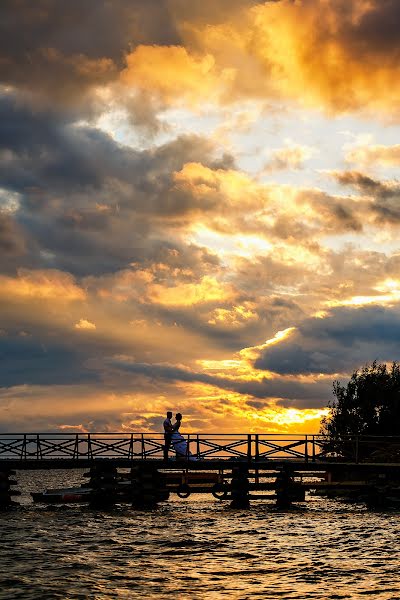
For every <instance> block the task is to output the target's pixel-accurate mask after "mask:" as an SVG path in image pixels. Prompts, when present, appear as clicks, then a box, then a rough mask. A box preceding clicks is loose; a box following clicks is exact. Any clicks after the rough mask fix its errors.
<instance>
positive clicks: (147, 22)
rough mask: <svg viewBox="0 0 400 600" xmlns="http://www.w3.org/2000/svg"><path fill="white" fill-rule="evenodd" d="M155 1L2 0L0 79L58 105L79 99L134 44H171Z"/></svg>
mask: <svg viewBox="0 0 400 600" xmlns="http://www.w3.org/2000/svg"><path fill="white" fill-rule="evenodd" d="M179 42H180V37H179V35H178V33H177V31H176V27H175V24H174V21H173V19H172V17H171V15H170V13H169V11H168V3H167V2H163V1H161V2H160V1H158V0H146V2H142V1H140V0H113V1H112V2H109V1H108V0H85V2H77V1H76V0H72V1H71V2H62V1H61V0H55V1H49V0H36V1H35V2H34V3H32V2H31V1H30V0H4V1H3V2H2V3H1V5H0V80H2V81H3V82H4V83H6V84H12V85H16V86H18V87H20V88H21V89H23V90H29V91H30V92H31V91H33V92H37V93H39V95H40V96H41V98H42V100H44V101H48V100H55V101H56V102H57V103H58V104H60V105H66V104H70V103H78V104H81V102H82V100H83V99H84V98H85V92H87V91H88V90H89V89H90V87H91V86H93V85H98V84H104V83H108V82H110V81H112V80H114V79H115V78H116V77H117V76H118V72H119V70H121V68H122V67H123V64H124V55H125V53H126V52H127V51H129V49H131V48H132V47H135V46H136V45H137V44H141V43H150V44H177V43H179Z"/></svg>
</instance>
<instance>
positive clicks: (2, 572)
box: [0, 471, 400, 600]
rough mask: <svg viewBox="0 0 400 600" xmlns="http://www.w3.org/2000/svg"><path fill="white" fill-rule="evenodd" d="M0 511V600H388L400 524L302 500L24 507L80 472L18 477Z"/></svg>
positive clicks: (399, 580) (398, 518)
mask: <svg viewBox="0 0 400 600" xmlns="http://www.w3.org/2000/svg"><path fill="white" fill-rule="evenodd" d="M16 479H18V481H19V488H20V489H22V490H23V491H24V495H23V496H22V498H21V499H20V501H21V502H22V506H21V507H20V508H18V509H16V510H11V511H7V512H3V513H1V512H0V535H1V538H0V598H1V599H5V600H11V599H14V598H24V599H33V598H34V599H47V598H71V599H78V598H93V599H96V598H101V599H103V598H161V599H167V598H168V600H171V599H173V598H174V599H190V600H192V599H193V600H195V599H202V598H204V599H207V600H208V599H210V600H216V599H218V598H229V599H244V598H254V599H257V598H260V599H261V598H262V599H266V598H267V599H268V598H270V599H294V598H296V599H298V600H305V599H307V598H322V599H324V600H328V599H332V600H333V599H339V598H372V599H379V600H387V599H390V600H399V599H400V548H399V544H400V513H396V512H386V513H385V512H384V513H373V512H369V511H366V510H365V508H364V507H363V506H362V505H351V504H343V503H338V502H332V501H327V500H325V499H322V498H311V499H309V501H308V503H307V504H306V505H305V506H304V508H301V509H294V510H291V511H286V512H283V511H276V510H275V509H274V508H273V507H272V505H269V504H266V503H262V502H254V503H253V506H252V508H251V509H250V510H246V511H244V510H232V509H229V508H228V505H227V504H226V503H219V502H218V501H216V500H214V499H212V497H208V496H197V497H196V496H191V497H190V498H189V499H187V500H180V499H178V498H177V497H176V496H175V495H174V496H172V498H171V500H170V501H169V502H166V503H163V504H162V505H160V507H159V508H158V509H156V510H153V511H148V512H145V511H134V510H133V509H131V508H130V507H129V506H121V507H117V508H115V509H114V510H113V511H110V512H104V511H97V510H96V511H94V510H90V509H89V508H87V507H85V506H74V505H69V506H61V507H45V506H43V505H33V504H32V503H31V502H30V497H29V494H28V491H35V490H42V489H44V488H45V487H60V486H62V485H74V484H80V483H82V481H83V480H82V472H79V471H74V472H65V471H62V472H61V471H58V472H54V471H53V472H50V473H45V472H43V473H39V472H37V473H23V472H21V473H18V474H17V476H16Z"/></svg>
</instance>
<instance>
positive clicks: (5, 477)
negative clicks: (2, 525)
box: [0, 468, 21, 510]
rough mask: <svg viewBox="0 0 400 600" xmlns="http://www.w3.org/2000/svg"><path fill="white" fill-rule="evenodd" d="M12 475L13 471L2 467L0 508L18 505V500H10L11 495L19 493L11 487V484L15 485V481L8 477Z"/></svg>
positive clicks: (18, 494) (0, 472)
mask: <svg viewBox="0 0 400 600" xmlns="http://www.w3.org/2000/svg"><path fill="white" fill-rule="evenodd" d="M13 475H15V471H11V470H10V469H4V468H2V470H1V471H0V510H1V509H3V508H9V507H10V506H16V505H18V502H14V500H12V496H20V494H21V492H18V491H17V490H12V489H11V486H12V485H17V482H16V481H14V480H13V479H10V477H12V476H13Z"/></svg>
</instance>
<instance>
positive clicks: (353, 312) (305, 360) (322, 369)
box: [254, 306, 400, 375]
mask: <svg viewBox="0 0 400 600" xmlns="http://www.w3.org/2000/svg"><path fill="white" fill-rule="evenodd" d="M399 336H400V313H399V311H398V309H396V308H383V307H377V306H373V307H364V308H348V307H341V308H337V309H334V310H332V311H331V313H330V314H329V315H328V316H326V317H325V318H320V319H318V318H311V319H307V320H305V321H304V323H303V324H301V325H300V326H299V327H298V329H297V330H296V331H295V332H294V333H293V334H292V335H291V336H290V337H288V338H287V339H286V340H283V341H282V342H280V343H279V344H277V345H275V346H271V347H269V348H266V349H265V350H264V351H263V353H262V355H261V356H260V357H259V358H258V359H257V360H256V361H255V364H254V366H255V367H256V368H258V369H267V370H270V371H274V372H276V373H280V374H283V375H290V374H292V375H299V374H302V373H304V374H309V373H326V374H330V373H338V372H346V373H348V372H351V371H352V370H353V369H355V368H357V367H359V366H360V365H362V364H365V363H366V362H370V361H371V360H374V359H377V360H383V361H392V360H398V352H399V349H398V340H399Z"/></svg>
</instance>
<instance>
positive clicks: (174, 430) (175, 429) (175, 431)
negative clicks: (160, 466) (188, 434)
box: [163, 410, 194, 461]
mask: <svg viewBox="0 0 400 600" xmlns="http://www.w3.org/2000/svg"><path fill="white" fill-rule="evenodd" d="M181 423H182V415H181V413H176V415H175V423H174V424H172V412H171V411H170V410H169V411H168V412H167V418H166V419H164V423H163V426H164V460H165V461H167V460H168V452H169V449H170V448H171V446H172V448H173V449H174V450H175V454H176V457H177V458H178V457H182V458H188V459H189V460H194V457H192V456H191V454H190V452H188V445H187V441H186V440H185V438H184V437H183V435H182V434H181V433H180V431H179V428H180V426H181Z"/></svg>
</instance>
